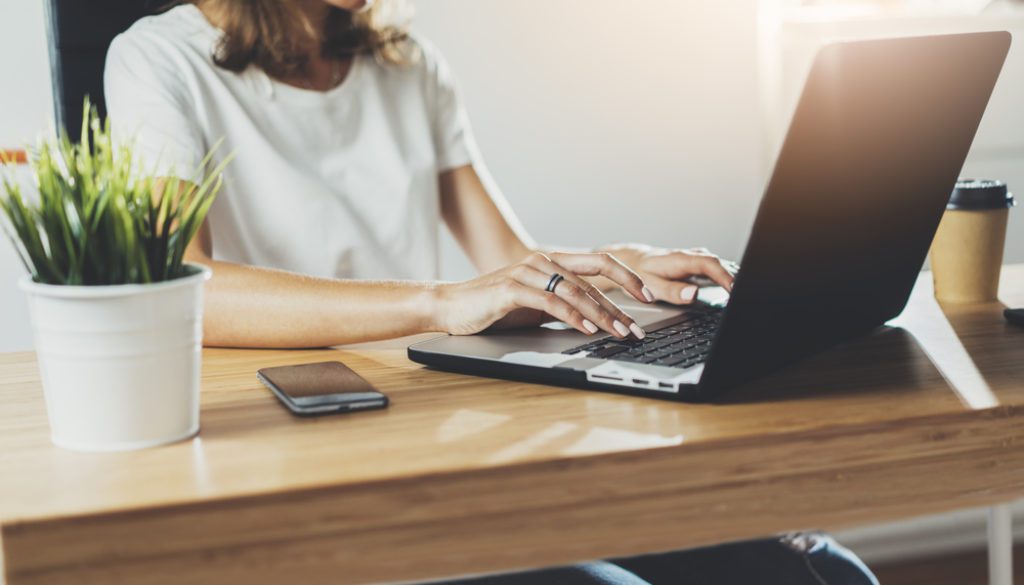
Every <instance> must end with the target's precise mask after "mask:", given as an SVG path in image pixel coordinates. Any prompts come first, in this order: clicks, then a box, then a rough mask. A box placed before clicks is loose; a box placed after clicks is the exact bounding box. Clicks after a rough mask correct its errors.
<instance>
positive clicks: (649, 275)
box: [600, 244, 735, 305]
mask: <svg viewBox="0 0 1024 585" xmlns="http://www.w3.org/2000/svg"><path fill="white" fill-rule="evenodd" d="M600 251H602V252H609V253H611V254H612V255H614V256H615V257H616V258H618V259H619V260H621V261H622V263H623V264H625V265H626V266H629V267H630V268H632V269H633V271H634V272H636V273H637V274H638V275H639V276H640V278H641V279H643V281H644V283H646V284H647V286H648V288H650V289H651V292H653V293H654V297H655V298H656V299H658V300H659V301H666V302H669V303H673V304H676V305H688V304H690V303H692V302H693V301H694V299H696V298H697V289H698V287H697V285H695V284H692V283H690V282H686V279H688V278H691V277H695V276H703V277H706V278H709V279H711V280H712V281H713V282H714V283H715V284H717V285H719V286H721V287H722V288H724V289H725V290H726V291H730V292H731V291H732V281H733V277H734V276H735V274H734V272H733V271H734V266H735V265H734V264H733V263H731V262H727V261H723V260H722V259H721V258H719V257H718V256H715V255H714V254H712V253H711V252H709V251H708V250H707V249H705V248H690V249H687V250H669V249H665V248H655V247H652V246H645V245H641V244H618V245H615V246H608V247H606V248H601V250H600Z"/></svg>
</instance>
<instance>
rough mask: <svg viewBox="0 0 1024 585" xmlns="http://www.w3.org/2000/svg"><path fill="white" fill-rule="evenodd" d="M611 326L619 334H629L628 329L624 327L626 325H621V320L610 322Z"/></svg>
mask: <svg viewBox="0 0 1024 585" xmlns="http://www.w3.org/2000/svg"><path fill="white" fill-rule="evenodd" d="M612 327H613V328H615V330H616V331H618V332H619V335H621V336H623V337H627V336H628V335H629V329H626V326H625V325H623V324H622V322H621V321H616V322H614V323H612Z"/></svg>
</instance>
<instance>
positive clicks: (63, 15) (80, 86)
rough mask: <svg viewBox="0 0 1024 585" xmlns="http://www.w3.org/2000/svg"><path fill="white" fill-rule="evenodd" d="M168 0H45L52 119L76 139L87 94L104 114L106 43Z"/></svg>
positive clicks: (164, 4) (108, 43)
mask: <svg viewBox="0 0 1024 585" xmlns="http://www.w3.org/2000/svg"><path fill="white" fill-rule="evenodd" d="M167 4H168V0H159V1H157V0H46V4H45V6H46V36H47V41H48V45H49V51H50V72H51V76H52V82H53V106H54V120H55V121H56V124H57V128H66V129H67V130H68V134H70V135H71V137H72V138H75V139H77V137H78V135H79V129H80V128H81V127H82V100H83V99H85V96H86V95H88V96H89V97H90V100H91V101H92V103H93V104H95V106H96V107H97V109H98V110H99V112H100V115H102V116H105V115H106V102H105V100H104V96H103V63H104V61H105V60H106V58H107V48H109V47H110V42H111V41H113V40H114V37H116V36H117V35H118V34H120V33H121V32H122V31H124V30H125V29H127V28H128V27H130V26H131V25H132V23H134V22H135V21H136V20H138V19H140V18H142V17H143V16H147V15H149V14H153V13H154V12H158V11H159V10H160V9H161V8H163V7H165V6H167Z"/></svg>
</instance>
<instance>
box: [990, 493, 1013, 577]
mask: <svg viewBox="0 0 1024 585" xmlns="http://www.w3.org/2000/svg"><path fill="white" fill-rule="evenodd" d="M1012 521H1013V515H1012V512H1011V511H1010V505H1009V504H1002V505H999V506H992V507H991V508H989V510H988V583H989V585H1013V522H1012Z"/></svg>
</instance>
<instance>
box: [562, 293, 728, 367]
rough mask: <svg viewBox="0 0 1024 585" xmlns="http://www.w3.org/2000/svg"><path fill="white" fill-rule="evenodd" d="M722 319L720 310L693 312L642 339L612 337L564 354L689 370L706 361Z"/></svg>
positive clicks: (588, 343)
mask: <svg viewBox="0 0 1024 585" xmlns="http://www.w3.org/2000/svg"><path fill="white" fill-rule="evenodd" d="M721 319H722V309H721V308H710V309H705V310H701V311H696V310H694V311H693V312H688V313H686V314H685V315H683V317H682V319H681V320H679V321H675V322H673V323H672V324H671V325H668V326H665V327H662V328H660V329H655V330H653V331H648V332H647V336H646V337H644V338H643V339H642V340H636V339H616V338H614V337H611V336H609V337H605V338H603V339H599V340H597V341H593V342H587V343H584V344H582V345H578V346H576V347H573V348H571V349H567V350H565V351H564V352H562V353H564V354H568V355H574V354H577V353H579V352H581V351H585V352H587V357H592V358H604V359H615V360H617V361H623V362H633V363H639V364H654V365H658V366H669V367H676V368H688V367H690V366H693V365H696V364H699V363H701V362H703V361H704V360H705V359H706V358H707V355H708V351H709V350H710V349H711V340H712V339H713V338H714V336H715V331H716V330H717V329H718V324H719V322H721Z"/></svg>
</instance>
